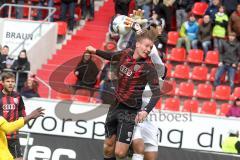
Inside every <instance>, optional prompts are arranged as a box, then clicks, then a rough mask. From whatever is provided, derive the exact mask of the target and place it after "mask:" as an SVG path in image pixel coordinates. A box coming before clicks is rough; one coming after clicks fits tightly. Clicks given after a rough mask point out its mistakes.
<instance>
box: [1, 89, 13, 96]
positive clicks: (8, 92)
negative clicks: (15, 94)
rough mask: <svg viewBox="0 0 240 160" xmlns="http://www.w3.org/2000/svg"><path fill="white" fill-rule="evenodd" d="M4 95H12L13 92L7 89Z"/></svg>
mask: <svg viewBox="0 0 240 160" xmlns="http://www.w3.org/2000/svg"><path fill="white" fill-rule="evenodd" d="M2 92H3V94H5V95H11V93H12V91H7V90H5V89H3V90H2Z"/></svg>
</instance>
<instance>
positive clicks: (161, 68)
mask: <svg viewBox="0 0 240 160" xmlns="http://www.w3.org/2000/svg"><path fill="white" fill-rule="evenodd" d="M149 56H150V57H151V60H152V62H153V64H154V65H155V68H156V70H157V73H158V76H159V77H163V76H164V73H165V64H164V63H163V61H162V59H161V58H160V56H159V54H158V50H157V47H156V46H155V45H153V48H152V50H151V52H150V54H149Z"/></svg>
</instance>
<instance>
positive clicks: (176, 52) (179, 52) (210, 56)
mask: <svg viewBox="0 0 240 160" xmlns="http://www.w3.org/2000/svg"><path fill="white" fill-rule="evenodd" d="M167 60H170V61H175V62H189V63H196V64H201V63H205V64H211V65H217V64H218V63H219V53H218V52H217V51H208V52H207V54H206V58H205V60H204V52H203V50H201V49H191V50H190V51H189V53H188V55H187V52H186V49H185V48H173V49H172V50H171V53H170V54H169V55H168V57H167Z"/></svg>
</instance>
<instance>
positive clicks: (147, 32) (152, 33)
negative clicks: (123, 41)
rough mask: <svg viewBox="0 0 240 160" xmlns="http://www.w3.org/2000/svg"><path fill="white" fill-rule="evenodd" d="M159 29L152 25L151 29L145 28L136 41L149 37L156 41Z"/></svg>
mask: <svg viewBox="0 0 240 160" xmlns="http://www.w3.org/2000/svg"><path fill="white" fill-rule="evenodd" d="M157 35H158V34H157V29H156V28H154V27H152V26H150V27H149V29H145V30H143V32H142V33H141V34H139V35H137V37H136V41H137V42H139V41H141V40H143V39H149V40H151V41H152V42H154V41H155V40H156V38H157Z"/></svg>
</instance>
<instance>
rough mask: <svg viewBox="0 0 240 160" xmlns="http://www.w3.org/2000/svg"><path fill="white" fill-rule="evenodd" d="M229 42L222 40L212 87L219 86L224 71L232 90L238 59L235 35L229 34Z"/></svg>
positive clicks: (239, 49)
mask: <svg viewBox="0 0 240 160" xmlns="http://www.w3.org/2000/svg"><path fill="white" fill-rule="evenodd" d="M228 38H229V40H228V41H225V40H222V42H221V43H222V52H220V56H219V57H220V62H219V64H218V70H217V73H216V75H215V81H214V85H215V86H218V85H220V79H221V77H222V75H223V74H224V72H225V71H227V72H228V78H229V83H230V87H231V89H232V91H233V89H234V77H235V72H236V70H237V66H238V61H239V57H240V44H239V42H237V40H236V33H234V32H231V33H229V36H228Z"/></svg>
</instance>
